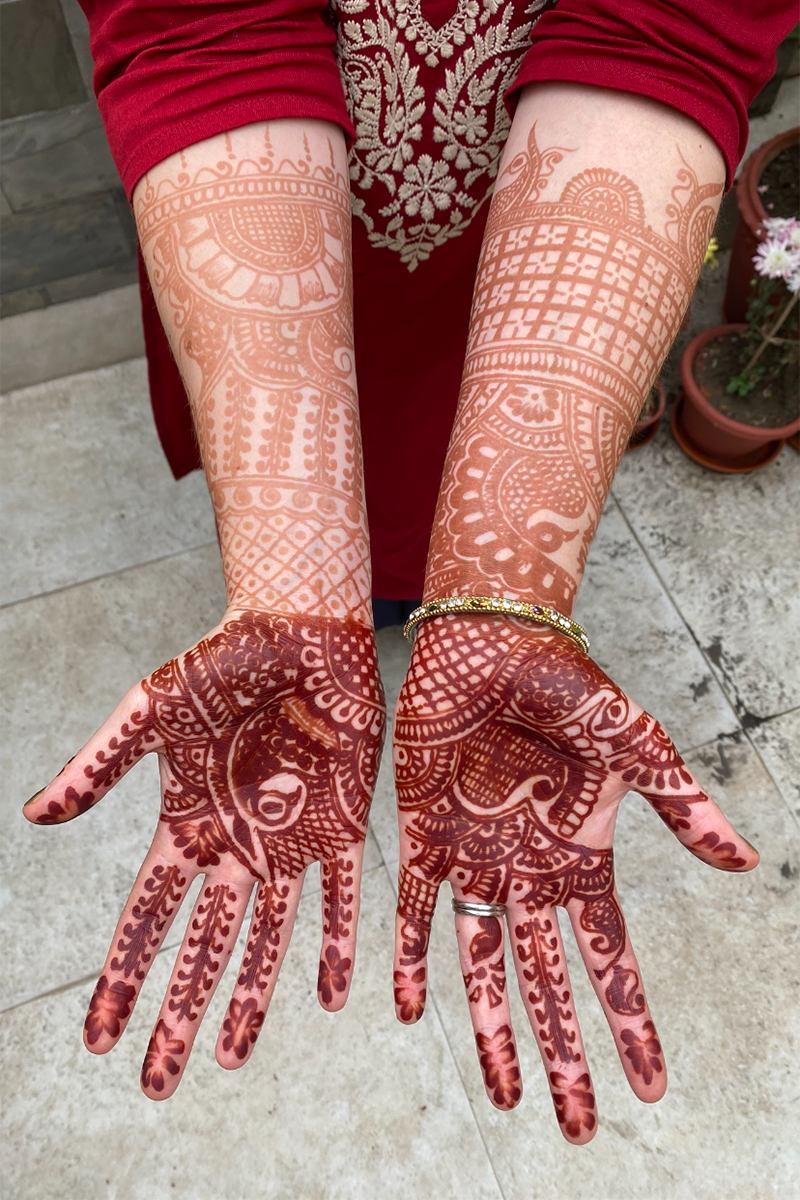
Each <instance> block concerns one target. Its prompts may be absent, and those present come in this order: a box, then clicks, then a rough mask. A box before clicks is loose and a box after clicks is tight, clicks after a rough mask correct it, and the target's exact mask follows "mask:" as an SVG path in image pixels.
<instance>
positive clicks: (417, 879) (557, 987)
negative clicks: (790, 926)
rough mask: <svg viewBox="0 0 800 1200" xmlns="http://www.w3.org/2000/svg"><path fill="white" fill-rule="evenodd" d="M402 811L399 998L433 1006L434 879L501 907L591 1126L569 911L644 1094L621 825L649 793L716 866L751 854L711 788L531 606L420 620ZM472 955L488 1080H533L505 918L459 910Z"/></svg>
mask: <svg viewBox="0 0 800 1200" xmlns="http://www.w3.org/2000/svg"><path fill="white" fill-rule="evenodd" d="M394 757H395V777H396V782H397V794H398V804H399V819H400V898H399V903H398V912H397V934H396V954H395V972H394V982H395V1004H396V1008H397V1015H398V1017H399V1019H400V1020H401V1021H404V1022H407V1023H410V1022H413V1021H416V1020H418V1019H419V1018H420V1016H421V1015H422V1011H423V1009H424V1005H425V993H426V984H427V965H426V955H427V948H428V939H429V935H430V925H431V918H432V916H433V911H434V908H435V906H436V898H437V893H438V890H439V886H440V884H441V883H442V882H443V881H444V880H445V879H447V880H449V881H450V883H451V884H452V888H453V894H454V896H455V897H456V899H459V900H468V901H472V902H480V903H493V902H494V903H497V904H500V905H504V906H505V910H506V920H507V923H508V930H509V933H510V935H511V946H512V951H513V955H514V961H515V965H516V970H517V977H518V980H519V985H520V989H521V992H522V997H523V1001H524V1003H525V1007H526V1009H527V1013H528V1017H529V1019H530V1023H531V1026H532V1028H533V1032H534V1034H535V1036H536V1040H537V1042H538V1045H539V1050H540V1052H541V1055H542V1061H543V1063H544V1067H545V1070H546V1072H547V1077H548V1082H549V1084H550V1089H551V1093H552V1097H553V1102H554V1105H555V1110H556V1116H557V1118H558V1121H559V1124H560V1127H561V1132H562V1133H563V1135H564V1137H565V1138H566V1139H567V1140H568V1141H570V1142H574V1143H583V1142H588V1141H589V1140H590V1139H591V1138H592V1137H593V1136H594V1133H595V1131H596V1128H597V1118H596V1113H595V1101H594V1095H593V1091H592V1083H591V1078H590V1075H589V1071H588V1067H587V1064H586V1054H585V1051H584V1048H583V1043H582V1040H581V1033H580V1029H579V1026H578V1022H577V1019H576V1017H575V1014H574V1011H573V1001H572V995H571V990H570V982H569V977H568V974H567V967H566V961H565V957H564V947H563V945H562V942H561V935H560V933H559V927H558V919H557V915H556V908H558V907H563V908H565V909H566V911H567V913H568V914H569V918H570V921H571V923H572V928H573V931H574V934H575V938H576V941H577V943H578V946H579V948H580V951H581V955H582V956H583V960H584V963H585V964H586V968H587V971H588V973H589V977H590V979H591V981H592V983H593V985H594V987H595V990H596V992H597V995H598V997H599V1000H600V1003H601V1004H602V1006H603V1009H604V1011H605V1014H606V1018H607V1020H608V1023H609V1025H610V1027H611V1032H612V1034H613V1036H614V1039H615V1041H616V1044H617V1050H618V1052H619V1055H620V1059H621V1061H622V1066H623V1068H624V1070H625V1074H626V1075H627V1077H628V1081H629V1083H630V1085H631V1087H632V1089H633V1091H634V1092H635V1093H636V1095H637V1096H638V1097H639V1098H640V1099H641V1100H644V1101H647V1102H652V1101H655V1100H659V1099H660V1098H661V1097H662V1096H663V1094H664V1091H665V1090H666V1078H667V1077H666V1069H665V1066H664V1059H663V1054H662V1051H661V1046H660V1044H659V1041H658V1037H657V1034H656V1030H655V1026H654V1024H653V1020H652V1018H651V1016H650V1011H649V1009H648V1007H647V1001H646V1000H645V996H644V991H643V989H642V986H641V981H640V975H639V967H638V964H637V962H636V958H635V956H634V952H633V948H632V946H631V943H630V939H629V938H628V935H627V931H626V929H625V922H624V919H623V916H622V911H621V909H620V903H619V897H618V896H617V891H616V887H615V883H614V870H613V851H612V848H611V845H612V840H613V835H614V825H615V821H616V815H617V810H618V808H619V804H620V801H621V800H622V798H623V796H624V795H625V794H626V792H629V791H636V792H639V794H640V795H642V796H644V797H645V798H646V799H647V800H648V801H649V803H650V804H651V805H652V807H653V808H654V809H655V811H656V812H657V813H658V815H659V816H660V817H661V818H662V820H663V821H665V822H666V824H667V825H668V826H669V828H670V829H671V830H672V832H673V833H674V834H675V835H676V837H677V838H678V840H679V841H681V842H682V843H683V844H684V846H686V848H687V849H688V850H689V851H690V853H692V854H694V855H695V856H696V857H697V858H699V859H701V860H702V861H703V862H706V863H708V864H709V865H711V866H713V867H717V868H719V869H720V870H723V871H749V870H752V868H753V867H755V866H756V865H757V863H758V854H757V853H756V851H755V850H754V849H753V847H752V846H750V844H749V843H748V842H746V841H745V840H744V839H743V838H742V837H740V836H739V835H738V834H737V833H736V831H735V829H733V827H732V826H731V825H730V824H729V823H728V821H726V819H725V817H724V816H723V815H722V813H721V812H720V810H719V809H718V808H717V806H716V804H714V802H713V801H712V800H711V799H710V798H709V797H708V796H707V795H706V793H705V792H704V791H703V789H702V788H701V787H700V785H699V783H698V782H697V781H696V780H695V779H694V778H693V776H692V775H691V773H690V772H689V771H688V769H687V768H686V766H685V764H684V762H683V760H682V759H681V757H680V755H679V754H678V752H677V750H676V749H675V747H674V746H673V744H672V742H671V741H670V739H669V737H668V735H667V734H666V733H665V731H664V729H663V728H662V727H661V725H659V723H658V722H657V721H656V720H654V719H653V717H651V716H649V714H647V713H646V712H643V711H642V709H641V708H640V707H639V706H638V705H637V704H636V703H635V702H634V701H632V700H630V699H629V698H628V697H627V696H625V695H624V693H623V692H622V691H620V689H619V688H618V687H617V686H616V684H614V683H613V682H612V681H611V680H610V679H609V678H608V677H607V676H606V675H604V674H603V672H602V671H601V670H600V669H599V667H597V666H596V665H595V663H594V662H592V660H591V659H590V658H588V657H587V656H586V655H585V654H584V653H583V652H582V651H581V650H580V649H579V648H578V647H577V646H576V644H575V643H574V642H573V641H571V640H570V639H568V638H567V637H565V636H564V635H561V634H557V633H551V632H549V631H548V632H545V631H543V630H542V629H541V627H538V626H536V625H533V624H531V623H529V622H525V621H520V620H516V621H510V620H506V619H505V618H501V617H477V616H467V617H455V616H446V617H437V618H433V619H431V620H427V621H425V622H424V623H423V624H422V625H421V626H420V628H419V631H418V633H417V638H416V643H415V646H414V652H413V655H412V659H411V666H410V668H409V671H408V675H407V677H406V680H405V683H404V685H403V687H402V689H401V691H400V696H399V699H398V704H397V711H396V717H395V733H394ZM455 924H456V936H457V939H458V946H459V953H460V958H461V970H462V974H463V976H464V984H465V987H466V990H467V997H468V1000H469V1008H470V1015H471V1017H472V1024H473V1027H474V1030H475V1037H476V1042H477V1048H478V1057H479V1060H480V1064H481V1068H482V1070H483V1074H484V1080H485V1084H486V1090H487V1092H488V1094H489V1098H490V1099H491V1101H492V1103H493V1104H495V1105H496V1106H497V1107H498V1108H501V1109H509V1108H513V1107H515V1106H516V1105H517V1104H518V1103H519V1100H520V1098H521V1096H522V1081H521V1078H520V1070H519V1063H518V1060H517V1050H516V1045H515V1041H514V1034H513V1031H512V1028H511V1014H510V1010H509V1003H508V995H507V990H506V973H505V962H504V931H503V923H502V921H501V920H499V919H498V918H497V917H495V916H484V917H476V916H462V915H458V916H456V922H455Z"/></svg>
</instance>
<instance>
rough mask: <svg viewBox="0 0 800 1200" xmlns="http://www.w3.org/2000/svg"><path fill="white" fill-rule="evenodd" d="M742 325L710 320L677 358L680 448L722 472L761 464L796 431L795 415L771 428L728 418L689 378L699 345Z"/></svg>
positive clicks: (674, 420) (676, 426) (675, 416)
mask: <svg viewBox="0 0 800 1200" xmlns="http://www.w3.org/2000/svg"><path fill="white" fill-rule="evenodd" d="M745 328H746V326H745V325H741V324H737V325H716V326H714V327H713V328H712V329H704V330H703V332H702V333H699V334H698V335H697V337H696V338H693V339H692V341H691V342H690V343H689V345H688V346H687V347H686V349H685V351H684V353H683V358H682V359H681V383H682V384H683V395H682V396H681V397H680V399H679V401H678V403H677V404H676V406H675V410H674V412H673V417H672V428H673V432H674V433H675V437H676V440H677V442H678V444H679V445H680V447H681V449H682V450H684V451H685V453H686V454H688V455H689V457H690V458H692V459H694V461H695V462H699V463H701V464H702V465H703V466H706V467H709V468H710V469H711V470H716V471H723V472H725V473H736V472H739V471H755V470H757V469H758V467H765V466H766V465H767V463H768V462H772V460H773V459H774V458H775V457H777V455H778V454H779V453H780V450H781V447H782V446H783V443H784V440H785V439H786V438H788V437H791V436H792V434H795V433H797V432H798V431H800V417H798V418H797V420H795V421H792V423H791V424H790V425H783V426H781V427H779V428H777V429H775V428H773V429H769V428H764V426H755V425H745V424H744V423H743V422H741V421H734V420H733V419H732V418H731V417H726V416H724V415H723V414H722V413H720V412H717V410H716V409H715V408H714V407H713V405H711V404H709V402H708V400H707V399H706V397H705V395H704V394H703V392H702V391H701V389H700V386H699V384H698V383H697V381H696V380H695V377H694V360H695V358H696V356H697V354H698V353H699V352H700V351H701V350H702V349H703V347H704V346H706V345H707V344H708V343H709V342H712V341H714V339H715V338H718V337H724V335H725V334H726V333H740V332H741V331H742V330H743V329H745Z"/></svg>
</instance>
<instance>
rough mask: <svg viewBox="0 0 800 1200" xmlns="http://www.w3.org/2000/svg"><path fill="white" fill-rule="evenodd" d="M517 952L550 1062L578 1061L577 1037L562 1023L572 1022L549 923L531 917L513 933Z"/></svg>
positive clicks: (567, 996)
mask: <svg viewBox="0 0 800 1200" xmlns="http://www.w3.org/2000/svg"><path fill="white" fill-rule="evenodd" d="M514 932H515V934H516V936H517V938H518V939H519V941H518V943H517V953H518V955H519V957H520V959H521V961H522V962H530V966H529V967H526V968H525V969H524V970H523V972H522V974H523V975H524V976H525V978H526V979H527V980H528V982H529V983H530V984H531V985H532V987H531V990H530V991H529V992H528V1001H529V1003H530V1004H532V1005H533V1015H534V1017H535V1018H536V1023H537V1025H538V1026H539V1028H538V1031H537V1032H538V1036H539V1040H540V1042H541V1043H542V1047H543V1049H544V1052H545V1054H546V1056H547V1058H548V1059H549V1060H550V1062H580V1061H581V1058H582V1055H581V1054H580V1053H577V1052H576V1051H575V1050H573V1045H574V1043H575V1040H576V1038H577V1033H576V1031H575V1030H574V1029H567V1028H566V1026H565V1023H566V1022H568V1021H572V1020H574V1018H573V1014H572V1009H571V1008H569V1003H570V1000H571V996H570V992H569V988H568V987H565V986H564V979H565V976H564V972H563V970H559V964H560V962H561V955H560V954H559V952H558V948H559V938H558V936H557V931H555V932H554V928H553V922H552V921H551V920H550V919H549V918H546V919H544V920H540V918H539V917H534V919H533V920H532V921H526V922H525V924H524V925H517V927H516V929H515V930H514Z"/></svg>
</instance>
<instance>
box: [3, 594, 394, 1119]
mask: <svg viewBox="0 0 800 1200" xmlns="http://www.w3.org/2000/svg"><path fill="white" fill-rule="evenodd" d="M384 719H385V706H384V701H383V693H382V690H381V685H380V680H379V677H378V673H377V656H376V651H375V645H374V638H373V635H372V633H371V631H369V630H368V629H366V628H364V627H363V626H360V625H357V624H355V623H352V622H351V623H345V622H339V621H326V620H322V619H320V618H317V617H288V616H279V615H269V614H265V613H255V612H245V613H243V614H240V615H238V616H232V617H231V618H230V619H228V620H227V621H226V622H225V624H224V625H223V626H221V627H220V628H219V629H218V630H217V631H215V632H214V633H213V634H211V635H210V636H209V637H208V638H206V639H205V640H204V641H202V642H200V643H198V645H197V646H195V647H193V648H192V649H191V650H189V651H187V652H186V653H185V654H183V655H181V656H180V657H179V658H176V659H173V660H172V661H171V662H169V663H167V664H166V665H165V666H163V667H161V668H159V669H158V670H157V671H154V672H153V674H152V675H151V676H149V677H148V678H147V679H145V680H144V681H143V682H142V684H141V685H139V686H138V687H137V688H135V689H133V691H132V692H131V693H129V695H128V696H127V697H126V698H125V700H124V701H123V702H122V704H121V705H120V707H119V708H118V710H117V712H116V713H115V714H114V715H113V716H112V718H111V719H110V721H109V722H108V723H107V725H106V726H104V727H103V729H101V730H100V732H99V733H98V734H97V735H96V737H95V738H94V739H93V741H92V742H90V743H89V744H88V746H87V747H86V748H85V749H84V750H83V751H82V752H81V753H80V754H78V755H77V756H76V757H75V759H74V760H72V762H71V763H70V764H68V766H67V768H65V770H64V771H63V772H62V773H61V775H60V776H59V777H58V778H57V779H56V780H55V781H54V782H53V784H51V785H50V787H49V788H48V789H45V793H44V794H43V795H42V796H41V797H40V798H39V800H37V802H36V803H35V805H33V806H29V808H27V809H26V815H27V816H28V817H29V819H31V820H34V821H37V822H39V823H41V824H53V823H57V822H60V821H67V820H70V819H71V818H72V817H73V816H75V815H77V814H78V813H81V812H85V811H86V810H87V809H89V808H90V807H91V806H92V805H93V804H95V803H97V801H98V800H100V799H101V798H102V796H103V795H104V794H105V792H107V791H108V790H109V788H110V787H112V786H113V784H114V783H115V782H116V781H117V780H118V779H119V778H120V776H121V775H122V774H124V772H125V771H126V770H127V769H128V768H129V767H130V766H132V765H133V764H134V763H135V762H137V761H138V759H139V758H141V756H142V755H143V754H144V753H147V752H148V751H150V750H156V751H157V752H158V754H159V757H160V764H161V778H162V808H161V816H160V820H159V827H158V830H157V832H156V836H155V839H154V842H153V845H152V847H151V850H150V852H149V854H148V856H147V858H146V860H145V862H144V864H143V866H142V870H141V872H140V874H139V878H138V879H137V881H136V883H135V885H134V889H133V891H132V893H131V897H130V900H129V902H128V904H127V906H126V908H125V911H124V912H123V915H122V917H121V918H120V922H119V925H118V928H117V932H116V934H115V936H114V940H113V942H112V946H111V950H110V951H109V955H108V958H107V960H106V965H105V967H104V969H103V974H102V976H101V978H100V981H99V983H98V985H97V988H96V989H95V993H94V995H93V997H92V1000H91V1004H90V1006H89V1014H88V1016H87V1019H86V1044H87V1046H88V1047H89V1048H90V1049H92V1050H93V1051H94V1052H96V1053H104V1052H105V1051H107V1050H108V1049H110V1048H111V1046H113V1045H114V1043H115V1042H116V1041H117V1040H118V1038H119V1037H120V1036H121V1034H122V1032H123V1030H124V1028H125V1026H126V1024H127V1022H128V1020H129V1019H130V1017H131V1014H132V1011H133V1007H134V1004H135V1001H136V997H137V995H138V992H139V989H140V987H141V986H142V982H143V980H144V978H145V976H146V974H147V972H148V970H149V968H150V966H151V965H152V961H153V958H154V955H155V954H156V953H157V951H158V949H159V947H160V946H161V944H162V942H163V940H164V938H165V936H166V934H167V932H168V930H169V927H170V925H171V923H172V921H173V919H174V917H175V915H176V913H177V911H178V909H179V907H180V904H181V902H182V900H183V899H184V897H185V895H186V892H187V891H188V888H189V886H190V884H191V881H192V879H193V878H194V877H195V876H196V875H197V874H198V873H201V872H203V873H205V876H206V878H205V882H204V884H203V886H202V887H201V889H200V893H199V896H198V899H197V902H196V904H195V907H194V911H193V913H192V915H191V917H190V920H189V926H188V929H187V931H186V935H185V937H184V941H183V945H182V947H181V949H180V951H179V954H178V958H177V961H176V963H175V967H174V970H173V972H172V977H171V979H170V984H169V987H168V991H167V996H166V999H165V1003H164V1005H163V1006H162V1010H161V1013H160V1016H159V1021H158V1023H157V1025H156V1029H155V1031H154V1034H153V1039H152V1041H151V1044H150V1048H149V1050H148V1053H147V1058H146V1060H145V1066H144V1070H143V1074H142V1083H143V1087H144V1088H145V1090H146V1091H147V1092H148V1094H149V1095H151V1096H153V1097H154V1098H165V1097H166V1096H168V1095H170V1094H171V1093H172V1092H173V1091H174V1090H175V1088H176V1087H177V1085H178V1082H179V1081H180V1076H181V1072H182V1070H183V1068H184V1065H185V1063H186V1060H187V1058H188V1055H189V1053H190V1051H191V1047H192V1042H193V1041H194V1038H195V1036H196V1032H197V1027H198V1026H199V1024H200V1021H201V1019H202V1016H203V1013H204V1012H205V1010H206V1008H207V1005H208V1002H209V1001H210V999H211V996H212V995H213V993H214V990H215V988H216V987H217V985H218V983H219V980H220V978H221V976H222V974H223V972H224V970H225V967H226V965H227V963H228V960H229V958H230V955H231V953H232V950H233V947H234V944H235V941H236V937H237V934H238V931H239V928H240V926H241V923H242V920H243V918H244V914H245V910H246V907H247V903H248V900H249V897H250V895H251V892H252V890H253V887H254V886H255V887H256V889H257V890H256V897H255V903H254V905H253V914H252V919H251V924H250V930H249V936H248V939H247V944H246V949H245V952H244V956H243V959H242V964H241V968H240V971H239V974H238V977H237V982H236V985H235V988H234V992H233V997H232V999H231V1002H230V1005H229V1008H228V1012H227V1015H226V1018H225V1020H224V1022H223V1026H222V1031H221V1033H220V1039H219V1042H218V1048H217V1055H218V1058H219V1060H220V1062H221V1063H222V1065H224V1066H227V1067H234V1066H239V1065H241V1063H242V1062H244V1061H245V1059H246V1058H247V1057H248V1056H249V1054H250V1053H251V1051H252V1048H253V1045H254V1043H255V1041H256V1038H257V1036H258V1032H259V1030H260V1028H261V1026H262V1024H263V1020H264V1015H265V1013H266V1010H267V1006H268V1004H269V1000H270V997H271V994H272V990H273V989H274V986H275V979H276V976H277V973H278V970H279V969H280V964H281V961H282V959H283V955H284V953H285V951H286V947H287V944H288V941H289V937H290V935H291V930H292V924H293V921H294V916H295V912H296V909H297V904H298V900H299V895H300V888H301V885H302V879H303V875H304V873H305V870H306V868H307V867H308V866H309V864H310V863H312V862H314V861H315V860H316V861H320V862H321V863H322V909H323V948H322V954H321V959H320V981H319V998H320V1002H321V1003H322V1004H323V1005H324V1006H325V1007H328V1008H331V1009H335V1008H339V1007H341V1005H342V1004H343V1003H344V1001H345V999H346V995H347V991H348V988H349V985H350V979H351V976H352V967H353V959H354V953H353V951H354V944H355V926H356V921H357V917H358V891H359V882H360V871H361V859H362V853H363V842H364V837H365V834H366V823H367V814H368V810H369V805H370V801H371V798H372V792H373V789H374V785H375V780H376V777H377V771H378V765H379V759H380V751H381V745H382V738H383V727H384Z"/></svg>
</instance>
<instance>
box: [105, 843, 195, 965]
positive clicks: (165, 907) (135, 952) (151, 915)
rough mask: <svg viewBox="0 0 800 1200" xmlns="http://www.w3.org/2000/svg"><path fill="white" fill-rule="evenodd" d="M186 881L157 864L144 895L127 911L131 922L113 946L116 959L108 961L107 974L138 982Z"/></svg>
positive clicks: (173, 869)
mask: <svg viewBox="0 0 800 1200" xmlns="http://www.w3.org/2000/svg"><path fill="white" fill-rule="evenodd" d="M186 886H187V877H186V876H185V875H183V874H181V871H180V868H179V867H176V866H165V865H164V864H163V863H157V864H156V866H155V867H153V873H152V875H151V876H150V878H149V879H147V880H145V883H144V894H143V895H141V896H140V897H139V899H138V900H137V902H136V903H135V904H134V906H133V908H132V909H131V920H130V921H129V922H128V923H127V924H126V925H125V928H124V929H123V935H122V937H121V938H120V939H119V941H118V942H117V947H116V948H117V952H118V954H120V955H121V957H120V958H113V959H112V960H111V970H112V971H119V972H121V973H122V975H123V976H124V978H126V979H127V978H128V976H129V975H133V977H134V978H135V979H139V980H142V979H144V977H145V974H146V968H147V966H148V964H149V963H150V960H151V958H152V957H153V954H154V953H155V952H156V950H157V949H158V947H159V946H160V945H161V941H162V939H163V937H164V934H165V932H166V928H167V922H168V921H169V919H170V918H171V917H172V916H173V914H174V913H175V911H176V909H177V908H178V906H179V904H180V903H181V900H182V899H183V897H184V895H185V893H186Z"/></svg>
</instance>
